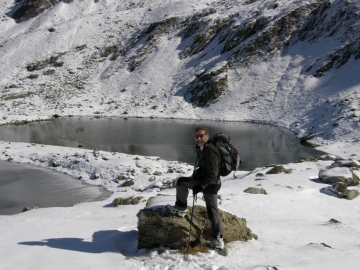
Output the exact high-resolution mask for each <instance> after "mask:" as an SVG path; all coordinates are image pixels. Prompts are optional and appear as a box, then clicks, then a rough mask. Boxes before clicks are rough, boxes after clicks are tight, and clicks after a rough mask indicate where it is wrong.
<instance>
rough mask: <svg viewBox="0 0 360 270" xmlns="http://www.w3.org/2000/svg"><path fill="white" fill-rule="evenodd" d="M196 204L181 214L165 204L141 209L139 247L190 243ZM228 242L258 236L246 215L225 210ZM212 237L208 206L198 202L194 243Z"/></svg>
mask: <svg viewBox="0 0 360 270" xmlns="http://www.w3.org/2000/svg"><path fill="white" fill-rule="evenodd" d="M191 211H192V208H191V207H188V213H187V214H186V216H185V217H184V218H180V217H178V216H175V215H173V214H170V213H169V212H167V211H165V208H164V207H151V208H146V209H142V210H140V211H139V212H138V214H137V217H138V232H139V238H138V248H139V249H140V248H156V247H159V246H163V247H169V248H171V249H182V248H184V247H186V246H187V245H188V243H189V228H190V221H191ZM220 214H221V217H222V222H223V231H224V235H223V236H224V242H225V243H228V242H232V241H247V240H250V239H253V238H254V239H257V236H256V235H255V234H253V233H252V232H251V230H250V229H249V228H248V227H247V226H246V220H245V219H244V218H238V217H236V216H234V215H232V214H230V213H228V212H225V211H221V210H220ZM210 237H211V224H210V221H209V219H208V216H207V212H206V208H205V207H204V206H195V207H194V214H193V223H192V229H191V235H190V238H191V243H190V245H192V244H193V243H200V244H203V243H204V241H205V240H208V239H210Z"/></svg>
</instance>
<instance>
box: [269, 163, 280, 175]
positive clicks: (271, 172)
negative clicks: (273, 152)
mask: <svg viewBox="0 0 360 270" xmlns="http://www.w3.org/2000/svg"><path fill="white" fill-rule="evenodd" d="M283 171H284V166H281V165H275V166H274V167H273V168H272V169H271V170H269V171H267V172H266V174H279V173H282V172H283Z"/></svg>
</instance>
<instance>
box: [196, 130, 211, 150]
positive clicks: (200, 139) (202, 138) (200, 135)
mask: <svg viewBox="0 0 360 270" xmlns="http://www.w3.org/2000/svg"><path fill="white" fill-rule="evenodd" d="M194 137H195V140H196V144H197V145H198V146H200V147H203V146H204V145H205V143H206V142H207V141H208V140H209V139H210V133H209V130H208V129H207V128H205V127H198V128H196V129H195V131H194Z"/></svg>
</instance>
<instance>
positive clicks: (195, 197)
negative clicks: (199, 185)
mask: <svg viewBox="0 0 360 270" xmlns="http://www.w3.org/2000/svg"><path fill="white" fill-rule="evenodd" d="M196 200H197V195H194V199H193V206H192V209H191V218H190V229H189V244H188V248H187V254H189V248H190V243H191V241H190V240H191V225H192V222H193V217H194V206H195V201H196Z"/></svg>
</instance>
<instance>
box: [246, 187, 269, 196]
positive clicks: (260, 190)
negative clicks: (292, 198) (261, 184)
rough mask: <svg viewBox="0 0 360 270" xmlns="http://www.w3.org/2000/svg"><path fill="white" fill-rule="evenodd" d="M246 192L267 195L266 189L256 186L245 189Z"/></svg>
mask: <svg viewBox="0 0 360 270" xmlns="http://www.w3.org/2000/svg"><path fill="white" fill-rule="evenodd" d="M244 192H245V193H250V194H265V195H267V193H266V190H265V189H263V188H256V187H249V188H247V189H245V190H244Z"/></svg>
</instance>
